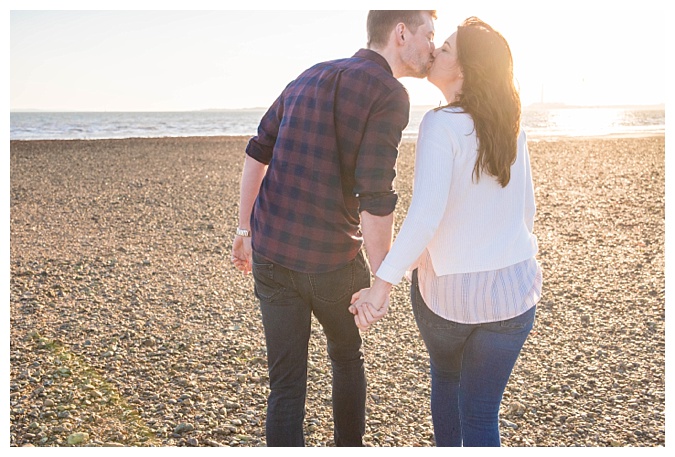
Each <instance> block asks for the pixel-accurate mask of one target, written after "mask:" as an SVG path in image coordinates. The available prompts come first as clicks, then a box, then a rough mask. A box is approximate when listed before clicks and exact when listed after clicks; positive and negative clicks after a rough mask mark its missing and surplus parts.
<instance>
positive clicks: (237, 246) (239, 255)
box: [230, 236, 253, 275]
mask: <svg viewBox="0 0 675 457" xmlns="http://www.w3.org/2000/svg"><path fill="white" fill-rule="evenodd" d="M251 252H252V249H251V238H250V237H244V236H235V237H234V241H233V242H232V257H231V259H230V260H232V264H233V265H234V266H235V267H236V268H237V269H238V270H240V271H241V272H243V273H244V274H245V275H246V274H249V273H250V272H251V265H252V264H253V260H252V258H251Z"/></svg>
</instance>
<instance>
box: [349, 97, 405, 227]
mask: <svg viewBox="0 0 675 457" xmlns="http://www.w3.org/2000/svg"><path fill="white" fill-rule="evenodd" d="M409 113H410V99H409V97H408V93H407V92H406V90H405V89H404V88H401V89H399V90H395V91H392V92H391V93H390V94H389V95H388V96H387V97H386V98H384V99H383V100H382V101H381V102H380V103H379V104H378V106H377V107H376V108H375V109H374V110H373V112H372V114H371V115H370V117H369V118H368V124H367V127H366V131H365V133H364V136H363V141H362V142H361V147H360V148H359V154H358V159H357V161H356V169H355V172H354V178H355V185H354V195H355V196H356V197H357V198H358V199H359V212H362V211H367V212H368V213H370V214H372V215H374V216H386V215H388V214H391V213H392V212H393V211H394V209H395V207H396V202H397V200H398V195H397V193H396V190H395V188H394V179H395V178H396V159H397V158H398V147H399V145H400V143H401V136H402V132H403V130H404V129H405V128H406V126H407V125H408V119H409Z"/></svg>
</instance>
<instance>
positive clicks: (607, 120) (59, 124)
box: [10, 107, 666, 140]
mask: <svg viewBox="0 0 675 457" xmlns="http://www.w3.org/2000/svg"><path fill="white" fill-rule="evenodd" d="M429 109H431V108H430V107H413V108H412V109H411V112H410V122H409V123H408V126H407V128H406V129H405V130H404V132H403V136H404V137H405V138H415V137H416V136H417V133H418V129H419V124H420V122H421V120H422V118H423V116H424V113H426V112H427V111H428V110H429ZM264 113H265V109H264V108H252V109H245V110H222V111H216V110H213V111H183V112H154V113H148V112H79V113H75V112H59V113H50V112H12V113H10V140H52V139H55V140H65V139H104V138H158V137H188V136H223V135H225V136H252V135H255V134H256V131H257V128H258V123H259V122H260V119H261V118H262V116H263V115H264ZM522 125H523V129H524V130H525V132H526V133H527V134H528V137H529V138H551V137H575V136H603V135H644V134H660V133H665V128H666V122H665V109H652V108H650V109H645V108H635V107H632V108H615V107H588V108H587V107H583V108H572V107H563V108H525V109H523V116H522Z"/></svg>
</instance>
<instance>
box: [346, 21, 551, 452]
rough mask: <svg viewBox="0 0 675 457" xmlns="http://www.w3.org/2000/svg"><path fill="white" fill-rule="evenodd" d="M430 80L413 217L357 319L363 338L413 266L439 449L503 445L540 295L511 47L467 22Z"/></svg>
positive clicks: (440, 52)
mask: <svg viewBox="0 0 675 457" xmlns="http://www.w3.org/2000/svg"><path fill="white" fill-rule="evenodd" d="M428 79H429V81H430V82H432V83H433V84H434V85H436V86H437V87H438V88H439V89H440V90H441V91H442V92H443V94H444V96H445V98H446V100H447V102H448V105H447V106H445V107H442V108H438V109H436V110H433V111H430V112H428V113H427V114H426V115H425V116H424V119H423V120H422V123H421V124H420V132H419V137H418V142H417V150H416V159H415V181H414V187H413V198H412V202H411V206H410V208H409V210H408V214H407V216H406V219H405V221H404V223H403V225H402V227H401V230H400V232H399V234H398V236H397V238H396V241H395V242H394V245H393V246H392V249H391V251H390V252H389V254H388V255H387V257H386V258H385V260H384V261H383V262H382V265H381V266H380V268H379V269H378V270H377V274H376V277H375V281H374V282H373V286H372V287H371V288H370V289H363V290H362V291H360V292H357V293H356V294H354V297H353V299H352V306H351V307H350V310H351V311H352V313H354V319H355V322H356V324H357V326H358V327H359V328H360V329H362V330H366V329H367V328H368V327H369V325H371V324H372V323H373V322H375V321H376V320H378V319H380V318H381V317H382V316H383V315H384V314H385V313H386V311H387V307H388V300H389V292H390V290H391V287H392V285H394V284H398V283H399V282H400V280H401V278H402V277H403V276H404V274H405V273H406V270H408V269H409V267H411V265H412V268H414V271H413V273H412V285H411V300H412V306H413V312H414V315H415V320H416V322H417V325H418V327H419V330H420V333H421V335H422V338H423V340H424V343H425V345H426V347H427V350H428V352H429V356H430V365H431V412H432V419H433V425H434V435H435V438H436V444H437V446H461V445H464V446H499V445H500V438H499V407H500V403H501V399H502V395H503V392H504V389H505V387H506V384H507V382H508V379H509V376H510V375H511V371H512V370H513V367H514V365H515V363H516V360H517V358H518V355H519V353H520V350H521V348H522V346H523V344H524V343H525V340H526V338H527V336H528V334H529V333H530V330H531V329H532V326H533V324H534V315H535V309H536V303H537V302H538V301H539V298H540V296H541V287H542V274H541V269H540V266H539V264H538V262H537V260H536V258H535V255H536V253H537V239H536V237H535V235H534V234H533V233H532V230H533V224H534V214H535V203H534V191H533V184H532V177H531V174H530V159H529V154H528V150H527V142H526V138H525V133H524V132H523V131H521V130H520V99H519V95H518V92H517V90H516V88H515V86H514V82H513V60H512V57H511V51H510V48H509V46H508V44H507V42H506V40H505V39H504V37H502V35H501V34H499V33H498V32H497V31H495V30H494V29H492V27H490V26H489V25H488V24H486V23H485V22H483V21H481V20H480V19H477V18H473V17H472V18H469V19H467V20H465V21H464V22H463V23H462V24H461V25H460V26H459V27H458V29H457V31H456V32H455V33H454V34H453V35H451V36H450V37H449V38H448V39H447V40H446V41H445V43H444V44H443V46H441V47H439V48H438V49H436V51H435V52H434V63H433V66H432V68H431V70H430V72H429V76H428Z"/></svg>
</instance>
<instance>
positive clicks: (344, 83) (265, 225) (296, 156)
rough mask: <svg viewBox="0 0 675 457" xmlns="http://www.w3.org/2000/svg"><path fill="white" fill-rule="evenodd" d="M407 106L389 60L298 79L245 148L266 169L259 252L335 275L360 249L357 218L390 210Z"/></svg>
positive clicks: (364, 57) (367, 58)
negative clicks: (336, 270)
mask: <svg viewBox="0 0 675 457" xmlns="http://www.w3.org/2000/svg"><path fill="white" fill-rule="evenodd" d="M409 110H410V100H409V97H408V93H407V91H406V89H405V88H404V87H403V85H402V84H401V83H400V82H398V80H396V79H395V78H394V77H393V75H392V71H391V68H390V67H389V65H388V63H387V61H386V60H385V59H384V58H383V57H382V56H380V55H379V54H377V53H376V52H374V51H371V50H367V49H361V50H359V51H358V52H357V53H356V54H355V55H354V56H353V57H351V58H348V59H340V60H334V61H330V62H324V63H320V64H317V65H315V66H313V67H312V68H310V69H308V70H306V71H305V72H304V73H302V74H301V75H300V76H298V78H297V79H296V80H294V81H292V82H291V83H290V84H289V85H288V86H287V87H286V88H285V89H284V91H283V92H282V94H281V95H280V96H279V98H278V99H277V100H276V101H275V102H274V104H273V105H272V106H271V107H270V109H269V110H268V111H267V113H266V114H265V115H264V116H263V118H262V120H261V122H260V125H259V127H258V134H257V135H256V136H255V137H253V138H252V139H251V140H250V141H249V143H248V146H247V148H246V153H247V154H248V155H249V156H251V157H252V158H254V159H256V160H257V161H259V162H261V163H264V164H268V165H269V168H268V170H267V174H266V175H265V178H264V179H263V182H262V185H261V187H260V192H259V195H258V198H257V200H256V203H255V205H254V208H253V213H252V215H251V230H252V236H253V239H252V243H253V249H254V250H255V251H256V252H257V253H259V254H260V255H262V256H263V257H266V258H268V259H270V260H271V261H272V262H274V263H277V264H279V265H281V266H284V267H286V268H288V269H291V270H294V271H299V272H303V273H323V272H327V271H332V270H335V269H337V268H339V267H341V266H343V265H345V264H347V263H348V262H350V261H351V260H353V259H354V257H355V256H356V254H357V253H358V251H359V249H360V248H361V245H362V243H363V238H362V236H361V232H360V228H359V226H360V217H359V212H361V211H367V212H369V213H370V214H373V215H376V216H384V215H387V214H390V213H391V212H393V211H394V207H395V206H396V201H397V198H398V196H397V194H396V191H395V190H394V186H393V182H394V178H395V176H396V158H397V156H398V147H399V144H400V141H401V135H402V131H403V129H404V128H405V127H406V125H407V124H408V116H409Z"/></svg>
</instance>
